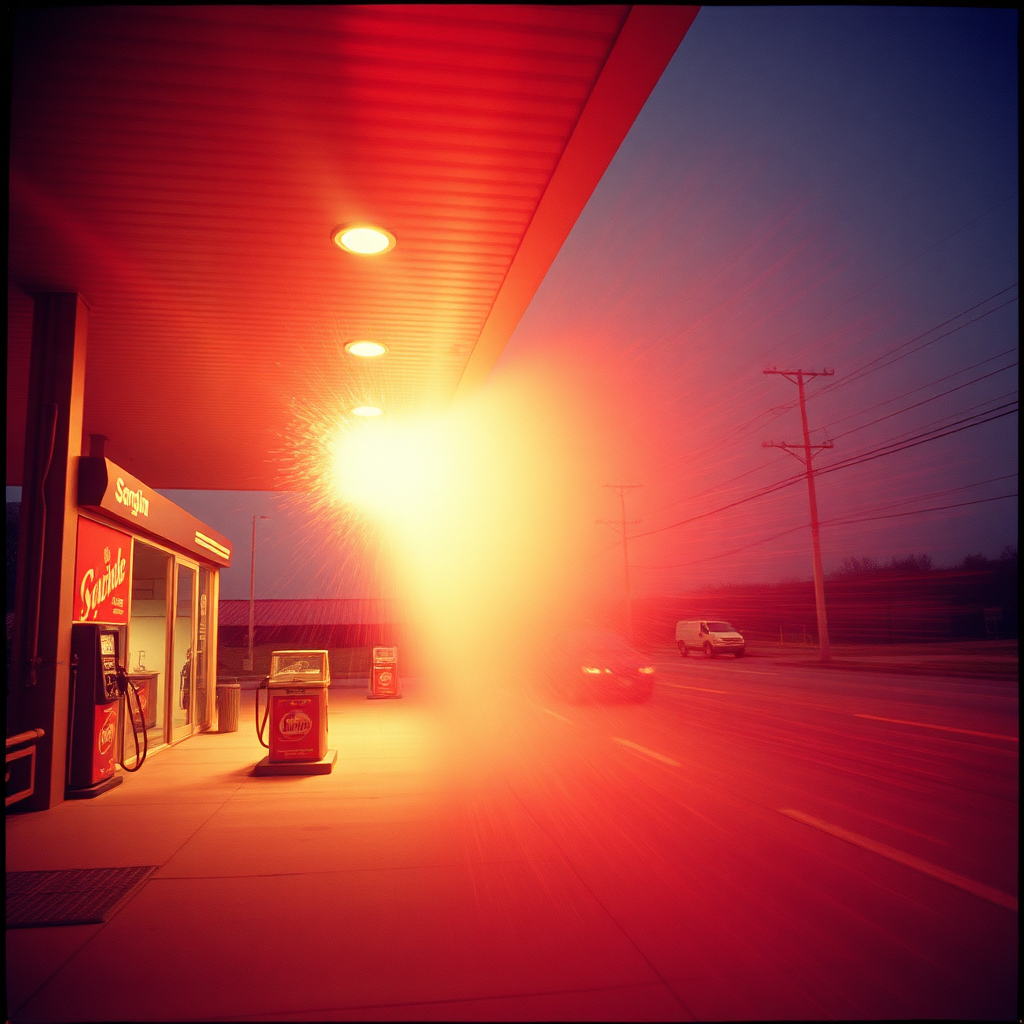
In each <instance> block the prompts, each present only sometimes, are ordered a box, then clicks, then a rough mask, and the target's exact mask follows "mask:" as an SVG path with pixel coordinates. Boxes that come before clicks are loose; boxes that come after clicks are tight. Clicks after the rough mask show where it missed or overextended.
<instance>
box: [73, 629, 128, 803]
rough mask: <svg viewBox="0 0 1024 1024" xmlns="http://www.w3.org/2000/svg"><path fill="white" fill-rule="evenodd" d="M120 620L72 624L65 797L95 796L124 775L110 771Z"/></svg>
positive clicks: (118, 782)
mask: <svg viewBox="0 0 1024 1024" xmlns="http://www.w3.org/2000/svg"><path fill="white" fill-rule="evenodd" d="M123 630H124V627H123V626H99V625H95V624H92V623H86V622H78V623H75V624H74V625H73V626H72V627H71V713H70V715H69V721H68V774H67V784H66V787H65V791H64V795H65V796H66V797H67V798H68V799H69V800H76V799H83V798H88V797H94V796H99V795H100V793H105V792H107V790H108V789H113V788H114V787H115V786H120V785H121V783H122V782H123V781H124V779H122V778H121V777H120V776H118V775H115V774H114V765H115V764H116V762H117V724H118V703H119V698H120V688H119V686H118V671H119V670H123V669H122V665H121V651H122V647H123Z"/></svg>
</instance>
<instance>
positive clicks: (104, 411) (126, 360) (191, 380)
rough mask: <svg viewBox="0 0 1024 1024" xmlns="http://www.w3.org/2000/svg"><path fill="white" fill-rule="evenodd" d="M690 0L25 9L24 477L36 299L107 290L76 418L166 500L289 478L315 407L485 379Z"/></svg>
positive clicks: (14, 292)
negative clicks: (379, 241)
mask: <svg viewBox="0 0 1024 1024" xmlns="http://www.w3.org/2000/svg"><path fill="white" fill-rule="evenodd" d="M696 10H697V9H696V8H680V7H632V8H631V7H628V6H594V7H546V6H518V5H516V6H511V5H510V6H490V5H467V6H461V5H422V6H421V5H412V6H400V5H395V6H388V5H381V6H364V7H349V6H342V7H329V6H324V7H288V6H281V7H230V6H223V7H222V6H211V7H203V6H194V7H193V6H189V7H145V6H142V7H91V8H90V7H83V8H51V9H36V10H27V9H23V10H21V11H19V12H18V13H17V15H16V19H15V28H16V36H15V64H14V79H13V107H12V149H11V213H10V251H9V267H10V269H9V289H8V294H9V302H8V308H9V324H10V331H9V336H10V344H9V349H8V404H7V436H8V441H7V482H8V483H9V484H17V483H20V480H21V472H22V450H23V446H24V420H25V401H26V400H25V392H26V390H27V365H28V351H29V341H30V332H31V310H32V303H31V295H32V294H33V293H34V292H38V291H77V292H79V293H80V294H81V295H82V296H83V298H84V299H85V300H86V302H87V303H88V305H89V307H90V320H89V347H88V362H87V372H86V395H85V432H86V434H89V433H102V434H105V435H107V436H108V437H109V439H110V440H109V442H108V445H107V455H108V456H109V457H110V458H111V459H113V460H114V461H115V462H117V463H119V464H120V465H123V466H125V467H126V468H127V469H129V470H130V471H131V472H132V473H133V474H134V475H136V476H138V477H140V478H141V479H143V480H145V481H146V482H147V483H149V484H150V485H151V486H154V487H163V488H168V487H169V488H177V487H183V488H218V489H219V488H223V489H260V490H262V489H279V488H285V487H287V486H288V478H287V474H286V473H283V472H282V468H281V457H280V453H281V452H282V450H283V449H284V448H286V447H287V445H288V443H289V436H290V432H292V431H294V430H295V429H296V428H295V424H296V417H297V414H299V413H300V412H301V410H302V409H304V408H305V409H309V408H313V409H316V408H318V407H328V406H337V405H338V404H339V403H344V402H347V401H349V400H356V401H363V400H369V401H375V402H378V403H380V402H383V403H384V404H386V406H387V407H388V409H389V410H402V411H411V410H420V409H431V408H436V407H439V406H443V405H444V404H446V403H447V402H449V401H451V399H452V397H453V396H454V395H455V394H456V393H457V392H458V391H459V389H460V388H461V389H463V390H465V389H468V388H472V387H474V386H476V385H477V384H478V383H479V382H480V381H481V380H483V379H484V377H485V376H486V374H487V373H488V371H489V370H490V368H491V367H492V366H493V364H494V361H495V360H496V359H497V357H498V355H499V354H500V352H501V349H502V347H503V346H504V344H505V343H506V341H507V340H508V338H509V336H510V334H511V332H512V331H513V329H514V328H515V325H516V323H517V322H518V320H519V318H520V316H521V315H522V313H523V312H524V310H525V309H526V306H527V305H528V304H529V301H530V299H531V298H532V296H533V294H534V291H535V289H536V287H537V285H538V284H539V283H540V281H541V279H542V278H543V275H544V273H545V272H546V270H547V268H548V266H549V265H550V263H551V261H552V259H553V258H554V256H555V255H556V253H557V252H558V249H559V247H560V246H561V244H562V242H563V241H564V240H565V237H566V235H567V234H568V232H569V231H570V229H571V228H572V225H573V224H574V222H575V220H576V218H577V216H578V214H579V213H580V211H581V210H582V208H583V206H584V205H585V203H586V201H587V199H588V198H589V197H590V194H591V192H592V190H593V188H594V186H595V185H596V184H597V181H598V180H599V178H600V176H601V174H602V173H603V171H604V169H605V168H606V166H607V164H608V162H609V161H610V159H611V158H612V156H613V155H614V153H615V151H616V149H617V148H618V146H619V144H620V143H621V141H622V139H623V137H624V136H625V134H626V132H627V131H628V130H629V127H630V125H631V124H632V122H633V120H634V118H635V117H636V115H637V113H638V112H639V110H640V108H641V107H642V105H643V103H644V101H645V100H646V98H647V96H648V95H649V93H650V91H651V89H652V88H653V87H654V85H655V83H656V82H657V80H658V78H659V77H660V75H661V73H662V71H663V70H664V68H665V66H666V64H667V63H668V61H669V60H670V59H671V57H672V54H673V53H674V52H675V50H676V47H677V46H678V44H679V41H680V40H681V38H682V36H683V35H684V34H685V32H686V30H687V28H688V27H689V25H690V23H691V22H692V20H693V18H694V16H695V14H696ZM356 221H369V222H371V223H376V224H380V225H382V226H384V227H386V228H387V229H388V230H390V231H391V232H392V233H393V234H394V235H395V236H396V237H397V239H398V244H397V245H396V247H395V248H394V250H392V251H391V252H389V253H387V254H385V255H383V256H379V257H374V258H370V257H360V256H353V255H351V254H347V253H344V252H342V251H341V250H340V249H338V248H337V247H336V246H335V245H333V244H332V242H331V232H332V229H333V228H335V227H336V226H338V225H340V224H345V223H349V222H356ZM361 337H373V338H377V339H378V340H381V341H383V342H384V343H385V344H387V345H388V347H389V352H388V354H387V356H385V357H384V358H383V359H381V360H377V361H375V362H373V363H360V362H358V361H357V360H355V359H354V358H353V357H351V356H347V355H345V353H344V351H343V345H344V343H345V342H346V341H349V340H353V339H356V338H361ZM300 418H301V417H300Z"/></svg>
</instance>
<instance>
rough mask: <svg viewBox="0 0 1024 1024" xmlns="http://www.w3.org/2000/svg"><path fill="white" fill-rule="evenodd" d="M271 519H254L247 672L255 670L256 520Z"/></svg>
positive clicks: (257, 517)
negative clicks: (253, 659)
mask: <svg viewBox="0 0 1024 1024" xmlns="http://www.w3.org/2000/svg"><path fill="white" fill-rule="evenodd" d="M269 518H270V516H253V517H252V561H251V563H250V568H249V660H248V661H246V662H245V663H244V664H243V666H242V668H243V670H244V671H247V672H251V671H252V669H253V661H252V638H253V633H254V632H255V627H256V520H257V519H269Z"/></svg>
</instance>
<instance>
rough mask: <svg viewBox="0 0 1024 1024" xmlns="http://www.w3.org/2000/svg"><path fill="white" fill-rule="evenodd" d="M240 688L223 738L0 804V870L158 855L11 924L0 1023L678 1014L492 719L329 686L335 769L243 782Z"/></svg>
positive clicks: (248, 704)
mask: <svg viewBox="0 0 1024 1024" xmlns="http://www.w3.org/2000/svg"><path fill="white" fill-rule="evenodd" d="M253 697H254V694H253V693H251V692H246V693H244V694H243V704H242V721H241V729H240V731H239V732H237V733H229V734H217V733H207V734H203V735H199V736H196V737H193V738H191V739H189V740H186V741H185V742H183V743H180V744H178V745H177V746H175V747H172V748H170V749H165V750H161V751H158V752H157V753H155V754H154V755H153V757H152V759H151V760H150V761H149V762H148V763H147V764H145V765H144V766H143V768H142V770H141V771H140V772H139V773H138V774H135V775H131V776H129V777H127V778H126V780H125V782H124V784H123V785H121V786H120V787H118V788H116V789H114V790H112V791H110V792H108V793H106V794H103V795H102V796H100V797H98V798H96V799H95V800H87V801H72V802H68V803H64V804H62V805H60V806H59V807H57V808H55V809H54V810H52V811H48V812H44V813H40V814H22V815H10V816H8V818H7V870H8V871H30V870H56V869H67V868H94V867H121V866H131V865H155V866H156V868H157V870H156V871H155V872H154V874H153V875H152V876H151V877H150V878H149V880H148V881H147V882H146V883H145V885H144V886H143V888H142V889H141V890H140V891H139V892H138V893H137V894H136V895H135V896H134V898H133V899H132V900H131V901H130V902H129V903H127V904H126V905H125V906H124V907H123V908H122V909H121V910H119V911H118V912H117V913H116V914H115V915H114V916H113V917H112V919H110V920H109V921H108V922H107V923H105V924H102V925H80V926H71V927H51V928H29V929H16V930H12V931H10V932H8V934H7V978H8V1018H9V1020H11V1021H13V1022H15V1024H21V1022H29V1021H87V1020H108V1021H109V1020H204V1019H232V1020H350V1019H351V1020H366V1019H421V1020H422V1019H435V1020H455V1019H462V1020H479V1019H505V1020H523V1019H538V1020H544V1019H570V1020H571V1019H579V1020H586V1019H608V1020H617V1019H655V1020H656V1019H665V1020H673V1019H674V1020H678V1019H685V1018H686V1011H685V1009H684V1007H683V1005H682V1004H681V1002H680V1001H679V999H678V998H677V995H676V993H674V992H673V991H672V989H671V988H670V986H669V985H667V984H665V983H663V982H662V981H661V980H660V979H659V978H658V977H657V976H656V975H655V973H654V971H653V969H652V968H651V967H650V965H649V964H648V963H647V961H646V960H645V959H644V958H643V956H642V955H641V954H640V953H639V951H638V950H637V948H636V947H635V946H634V945H633V944H632V943H631V942H630V941H629V940H628V939H627V937H626V936H625V934H624V933H623V931H622V930H621V929H620V927H619V926H618V924H617V923H616V922H615V921H614V920H613V919H612V918H611V917H610V915H609V914H608V913H607V911H605V909H604V908H603V907H602V906H601V905H600V904H599V903H598V901H597V900H596V899H595V898H594V896H593V895H592V894H591V893H590V892H589V890H587V889H586V888H585V887H584V886H583V884H582V883H581V881H580V880H579V878H578V877H577V875H576V874H575V873H574V872H573V870H572V869H571V868H570V866H569V864H568V863H567V862H566V861H565V859H564V858H563V857H562V856H561V854H560V853H559V851H558V849H557V847H556V846H555V845H554V844H553V842H552V841H551V840H550V839H549V838H548V836H547V835H546V834H545V833H544V832H543V831H542V830H541V829H540V827H539V826H538V825H537V824H536V822H535V821H534V820H533V819H532V818H530V817H529V815H527V814H526V812H525V811H524V809H523V807H522V805H521V804H520V803H519V802H518V801H517V800H515V799H514V797H513V796H512V794H511V791H510V790H509V788H508V786H507V785H506V784H505V783H504V782H503V780H502V778H501V777H500V773H499V772H498V771H497V770H496V769H495V767H494V762H493V758H488V757H486V756H484V752H485V751H484V748H485V747H486V745H487V737H486V729H475V728H474V727H473V723H469V722H466V721H461V722H460V721H459V720H458V715H457V714H456V715H454V716H453V715H452V714H451V713H450V710H448V711H446V710H445V709H444V708H441V707H439V706H438V704H437V703H436V702H432V701H430V700H428V699H427V697H426V695H425V694H423V693H422V692H420V691H419V690H418V689H417V687H416V686H415V685H410V686H408V689H407V695H406V697H405V698H404V699H403V700H400V701H368V700H366V698H365V696H364V694H363V692H362V691H361V690H346V689H340V690H335V689H332V692H331V719H330V739H331V746H332V747H336V748H337V749H338V751H339V757H338V762H337V765H336V767H335V770H334V772H333V773H332V774H331V775H327V776H320V777H310V776H305V777H273V778H255V777H253V776H252V775H251V774H250V771H251V768H252V766H253V764H254V763H255V762H256V761H258V760H259V759H260V758H261V757H262V756H263V754H264V753H265V751H264V750H263V748H262V747H260V746H259V745H258V743H257V741H256V737H255V730H254V727H253ZM474 736H475V737H476V738H475V739H474Z"/></svg>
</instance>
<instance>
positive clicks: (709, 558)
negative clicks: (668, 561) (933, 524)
mask: <svg viewBox="0 0 1024 1024" xmlns="http://www.w3.org/2000/svg"><path fill="white" fill-rule="evenodd" d="M1016 497H1017V492H1016V491H1014V492H1013V493H1012V494H997V495H995V496H994V497H991V498H978V499H976V500H975V501H960V502H956V503H954V504H950V505H932V506H930V507H928V508H918V509H912V510H911V511H909V512H895V513H892V514H887V515H877V516H864V517H862V518H856V519H822V520H821V525H822V526H849V525H851V524H854V523H873V522H877V521H879V520H882V519H898V518H900V517H902V516H918V515H924V514H925V513H926V512H941V511H945V510H946V509H951V508H963V507H965V506H967V505H983V504H985V503H986V502H990V501H1002V500H1004V499H1006V498H1016ZM806 529H807V523H800V525H799V526H792V527H790V528H789V529H788V530H783V531H782V532H781V533H774V534H772V535H771V536H770V537H761V538H759V539H758V540H755V541H751V542H750V543H749V544H744V545H743V546H742V547H738V548H733V549H732V550H731V551H720V552H717V553H716V554H714V555H706V556H705V557H704V558H694V559H691V560H690V561H689V562H681V563H678V564H676V565H658V566H656V567H655V568H657V569H688V568H689V567H690V566H692V565H701V564H703V563H704V562H717V561H718V560H719V559H721V558H728V557H729V556H731V555H738V554H739V553H740V552H741V551H749V550H750V548H756V547H759V546H760V545H762V544H768V543H770V542H771V541H773V540H778V539H779V538H780V537H785V536H787V535H788V534H791V533H797V532H799V531H800V530H806ZM637 568H642V569H648V568H650V567H649V566H638V567H637Z"/></svg>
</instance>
